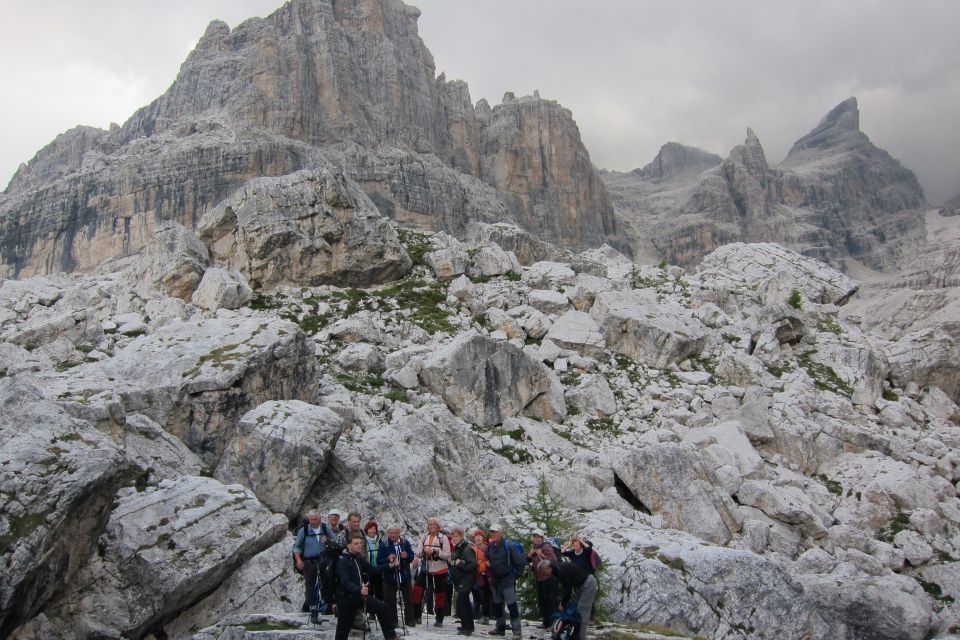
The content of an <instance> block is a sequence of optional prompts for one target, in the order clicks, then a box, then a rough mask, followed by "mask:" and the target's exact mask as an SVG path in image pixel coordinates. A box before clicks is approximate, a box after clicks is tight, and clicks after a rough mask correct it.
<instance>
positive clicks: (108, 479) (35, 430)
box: [0, 378, 132, 637]
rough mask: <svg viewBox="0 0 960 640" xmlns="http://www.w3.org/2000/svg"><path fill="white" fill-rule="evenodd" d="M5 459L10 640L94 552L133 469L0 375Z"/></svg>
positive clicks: (96, 435) (5, 599)
mask: <svg viewBox="0 0 960 640" xmlns="http://www.w3.org/2000/svg"><path fill="white" fill-rule="evenodd" d="M0 459H2V460H3V463H2V464H0V486H2V487H3V491H2V492H0V558H2V563H3V571H0V636H3V637H7V635H8V634H9V633H10V632H11V631H12V630H13V629H15V628H16V627H17V626H19V625H20V624H22V623H24V622H26V621H27V620H29V619H30V618H31V617H33V616H34V615H35V614H37V613H38V612H39V611H40V610H41V609H43V608H44V607H46V606H48V605H49V603H50V601H51V600H52V599H53V598H54V597H55V596H57V595H58V594H59V593H60V592H62V590H63V589H64V588H65V587H67V586H68V585H70V584H72V583H73V582H75V581H76V580H77V574H78V572H79V571H80V569H81V568H82V567H83V566H84V564H85V563H86V562H87V560H88V559H89V558H91V556H95V555H96V551H97V546H96V540H97V537H98V536H99V535H100V533H101V532H102V531H103V530H104V528H105V527H106V525H107V520H108V518H109V517H110V509H111V508H112V505H113V500H114V496H115V495H116V492H117V490H118V488H119V487H120V486H121V484H123V483H125V482H127V481H129V480H130V479H132V473H130V472H131V471H132V469H131V467H130V465H129V464H128V463H127V462H126V461H125V460H124V456H123V452H122V451H121V450H120V449H118V448H117V447H116V445H114V444H113V443H112V442H111V441H110V440H109V439H108V438H107V437H106V436H105V435H104V434H103V433H101V432H99V431H97V430H96V429H94V428H93V427H92V426H91V425H90V424H89V423H87V422H85V421H82V420H77V419H75V418H71V417H70V416H69V415H67V413H66V412H65V411H64V410H63V408H61V407H60V406H58V405H56V404H54V403H52V402H48V401H45V400H43V399H42V397H41V395H40V392H39V390H38V389H37V388H35V387H34V386H33V385H31V384H29V383H27V382H26V381H24V380H22V379H20V378H3V379H0Z"/></svg>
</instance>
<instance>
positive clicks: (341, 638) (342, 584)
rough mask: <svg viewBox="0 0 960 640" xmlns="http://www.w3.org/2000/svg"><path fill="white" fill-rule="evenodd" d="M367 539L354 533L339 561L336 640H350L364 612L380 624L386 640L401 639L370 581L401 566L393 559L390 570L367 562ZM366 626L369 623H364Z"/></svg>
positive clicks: (390, 561)
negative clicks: (360, 615)
mask: <svg viewBox="0 0 960 640" xmlns="http://www.w3.org/2000/svg"><path fill="white" fill-rule="evenodd" d="M364 545H365V542H364V539H363V534H362V533H353V534H350V538H349V539H348V540H347V548H346V550H345V551H344V552H343V554H341V556H340V558H339V559H338V560H337V632H336V636H335V640H347V637H348V636H349V635H350V628H351V627H352V626H353V622H354V620H355V619H356V617H357V614H358V613H360V612H364V613H372V614H374V615H375V616H376V617H377V620H378V621H379V622H380V628H381V629H382V630H383V637H384V640H391V639H393V638H396V637H397V632H396V628H395V627H394V625H393V616H391V615H388V612H387V605H386V604H384V602H383V601H382V600H379V599H377V598H374V597H373V595H372V594H371V593H370V588H369V586H368V580H369V577H370V576H371V575H380V574H382V573H383V572H384V571H385V570H389V569H392V568H393V567H395V566H396V565H397V564H398V563H399V559H398V558H396V557H393V558H391V559H390V560H389V562H388V564H387V568H386V569H385V568H384V567H383V566H381V565H371V564H370V563H369V562H367V558H366V554H365V553H364ZM363 622H364V624H366V620H364V621H363Z"/></svg>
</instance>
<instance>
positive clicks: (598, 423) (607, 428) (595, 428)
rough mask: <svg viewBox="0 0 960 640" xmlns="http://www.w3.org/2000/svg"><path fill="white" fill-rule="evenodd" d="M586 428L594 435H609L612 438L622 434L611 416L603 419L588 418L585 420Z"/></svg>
mask: <svg viewBox="0 0 960 640" xmlns="http://www.w3.org/2000/svg"><path fill="white" fill-rule="evenodd" d="M587 428H588V429H590V431H592V432H594V433H596V432H601V433H609V434H610V435H614V436H619V435H620V434H622V433H623V431H621V429H620V425H619V423H617V422H616V421H615V420H614V419H613V417H611V416H607V417H605V418H590V419H589V420H587Z"/></svg>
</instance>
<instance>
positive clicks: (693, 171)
mask: <svg viewBox="0 0 960 640" xmlns="http://www.w3.org/2000/svg"><path fill="white" fill-rule="evenodd" d="M714 158H715V157H713V158H711V154H707V153H706V152H703V151H699V150H693V149H690V148H689V147H682V146H681V145H675V144H673V145H665V146H664V148H663V149H662V150H661V152H660V154H658V156H657V158H656V159H655V160H654V161H653V162H652V163H651V164H650V165H648V166H647V167H644V168H643V169H642V170H639V171H634V172H631V173H625V174H622V173H611V172H608V173H605V174H604V176H603V178H604V181H605V182H606V183H607V186H608V188H609V189H610V193H611V197H612V198H613V201H614V205H615V208H616V211H617V216H616V217H617V223H618V228H619V229H621V230H622V231H623V232H624V234H625V235H627V236H628V237H629V242H630V244H631V247H632V248H633V250H634V253H635V255H638V256H644V257H647V258H650V259H651V260H653V261H656V259H657V258H660V259H664V260H666V261H667V262H669V263H671V264H680V265H692V264H696V263H698V262H699V261H700V260H701V259H702V258H703V256H704V255H706V254H708V253H709V252H711V251H713V250H714V249H715V248H717V247H719V246H722V245H724V244H726V243H729V242H738V241H746V242H778V243H781V244H783V245H785V246H789V247H791V248H794V249H796V250H797V251H800V252H801V253H803V254H804V255H809V256H812V257H816V258H818V259H820V260H824V261H827V262H829V263H831V264H835V265H837V266H842V265H843V259H844V258H846V257H851V258H854V259H856V260H859V261H861V262H863V263H865V264H868V265H870V266H871V267H873V268H876V269H881V270H892V269H894V268H896V267H897V266H898V264H899V261H900V260H901V259H902V258H903V257H904V256H905V255H906V254H907V253H908V249H909V248H911V247H913V246H914V245H915V243H916V242H917V241H919V240H921V239H922V238H923V237H924V229H923V221H924V218H923V210H924V209H925V207H926V202H925V199H924V196H923V192H922V190H921V189H920V185H919V183H918V182H917V179H916V177H915V176H914V175H913V173H912V172H911V171H910V170H908V169H905V168H904V167H903V166H902V165H901V164H900V163H899V162H897V161H896V160H895V159H893V158H891V157H890V155H889V154H888V153H887V152H885V151H883V150H882V149H878V148H877V147H876V146H874V145H873V143H871V142H870V140H869V139H868V138H867V136H866V135H864V134H863V132H861V131H860V125H859V110H858V108H857V102H856V99H855V98H850V99H849V100H846V101H844V102H842V103H841V104H839V105H837V107H836V108H834V109H833V110H831V111H830V113H828V114H827V115H826V116H825V117H824V118H823V120H822V121H821V122H820V124H819V125H817V127H815V128H814V129H813V130H812V131H811V132H810V133H809V134H807V135H806V136H804V137H803V138H801V139H800V140H798V141H797V142H796V144H794V146H793V148H792V149H791V150H790V153H789V154H788V155H787V157H786V159H784V161H783V162H782V163H780V164H779V165H776V166H771V165H770V164H769V163H768V161H767V159H766V156H765V154H764V151H763V147H762V146H761V144H760V140H759V139H758V138H757V136H756V134H755V133H754V132H753V131H752V130H748V131H747V138H746V140H745V141H744V143H743V144H742V145H739V146H737V147H735V148H734V149H733V150H732V151H731V152H730V155H729V157H727V158H726V159H725V160H723V161H722V162H715V161H714ZM664 167H667V169H664Z"/></svg>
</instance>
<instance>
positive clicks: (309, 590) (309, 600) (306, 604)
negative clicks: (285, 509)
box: [293, 511, 330, 614]
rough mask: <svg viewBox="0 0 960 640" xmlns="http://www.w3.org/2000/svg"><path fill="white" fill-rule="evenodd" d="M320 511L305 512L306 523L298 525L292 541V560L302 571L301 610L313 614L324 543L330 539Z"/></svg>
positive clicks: (298, 569) (325, 549)
mask: <svg viewBox="0 0 960 640" xmlns="http://www.w3.org/2000/svg"><path fill="white" fill-rule="evenodd" d="M328 534H329V530H328V529H325V528H324V526H323V524H322V520H321V517H320V513H319V512H318V511H310V512H308V513H307V525H306V526H305V527H300V529H299V530H298V531H297V537H296V539H295V540H294V541H293V561H294V564H295V565H296V567H297V571H301V572H303V587H304V598H303V606H302V607H301V609H300V610H301V611H303V612H304V613H306V612H308V611H309V612H311V614H315V613H316V610H317V607H318V604H319V602H318V600H319V592H320V584H319V576H320V564H321V563H322V562H323V559H324V556H325V555H326V551H327V546H326V543H327V541H328V540H329V539H330V538H329V536H328Z"/></svg>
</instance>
